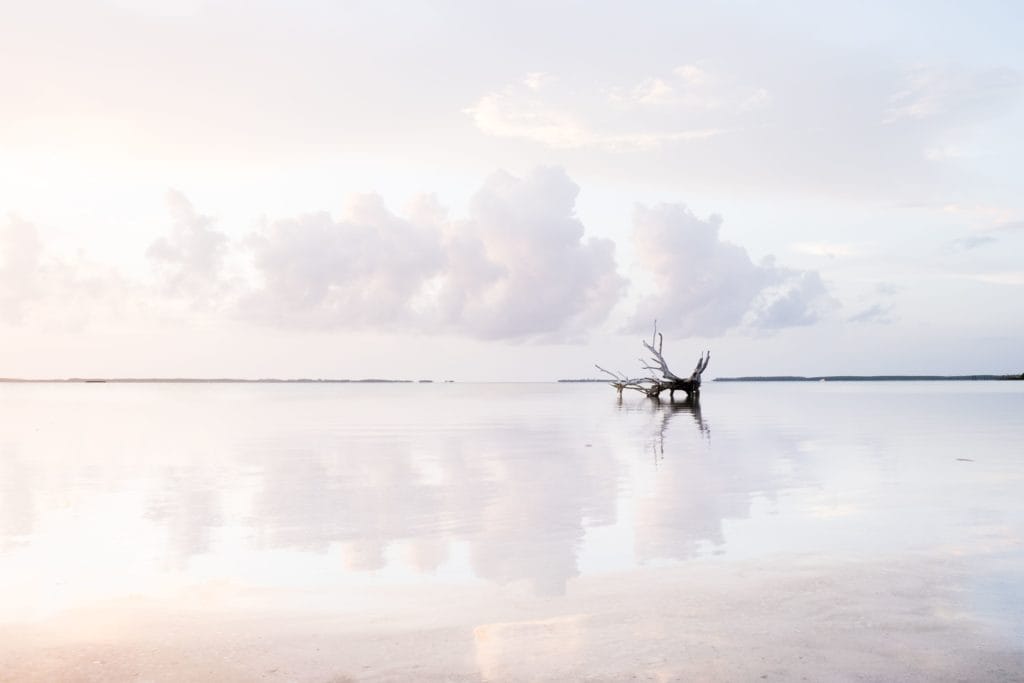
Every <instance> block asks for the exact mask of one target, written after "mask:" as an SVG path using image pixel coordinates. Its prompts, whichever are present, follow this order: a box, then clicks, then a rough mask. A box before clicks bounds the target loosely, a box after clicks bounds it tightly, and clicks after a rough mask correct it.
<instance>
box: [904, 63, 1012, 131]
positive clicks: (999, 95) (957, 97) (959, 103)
mask: <svg viewBox="0 0 1024 683" xmlns="http://www.w3.org/2000/svg"><path fill="white" fill-rule="evenodd" d="M1022 85H1024V77H1022V75H1021V74H1020V72H1018V71H1015V70H1013V69H1008V68H997V69H986V70H977V71H967V70H964V69H951V68H942V67H935V66H931V67H922V68H918V69H914V70H912V71H910V72H908V73H906V74H905V75H904V87H903V89H902V90H899V91H898V92H896V93H894V94H893V95H892V96H891V98H890V103H891V106H890V107H889V110H888V111H887V112H886V115H885V118H884V123H895V122H898V121H900V120H906V119H910V120H924V119H931V118H938V117H942V116H949V115H959V114H964V113H970V114H974V113H976V112H985V111H988V110H991V109H992V108H994V107H999V106H1001V105H1003V104H1004V103H1005V102H1006V101H1007V100H1008V99H1009V98H1013V97H1016V96H1017V95H1019V93H1020V90H1021V86H1022Z"/></svg>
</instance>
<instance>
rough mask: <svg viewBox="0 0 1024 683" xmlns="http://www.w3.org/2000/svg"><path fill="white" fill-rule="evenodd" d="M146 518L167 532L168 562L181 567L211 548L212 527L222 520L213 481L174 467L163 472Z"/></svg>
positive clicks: (218, 499)
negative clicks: (161, 483)
mask: <svg viewBox="0 0 1024 683" xmlns="http://www.w3.org/2000/svg"><path fill="white" fill-rule="evenodd" d="M146 517H147V518H149V519H151V520H153V521H155V522H158V523H159V524H161V525H162V526H163V528H164V531H165V532H166V534H167V543H168V546H169V553H168V555H169V557H168V561H169V563H170V564H171V565H172V566H173V567H175V568H178V569H180V568H183V567H184V566H185V565H186V564H187V563H188V559H189V558H190V557H191V556H192V555H200V554H203V553H206V552H209V551H210V550H211V534H212V529H213V528H214V527H217V526H219V525H220V524H221V523H222V522H223V515H222V513H221V501H220V497H219V495H218V492H217V491H216V489H215V488H214V486H213V485H212V484H210V483H209V482H206V481H203V480H202V478H201V477H200V476H199V475H198V474H197V473H196V472H194V471H191V470H186V471H182V470H181V469H180V468H173V469H170V470H168V471H167V472H166V474H165V478H164V481H163V486H162V487H161V489H160V491H159V493H157V494H155V495H154V496H153V497H152V498H151V500H150V503H149V509H148V510H147V512H146Z"/></svg>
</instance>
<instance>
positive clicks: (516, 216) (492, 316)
mask: <svg viewBox="0 0 1024 683" xmlns="http://www.w3.org/2000/svg"><path fill="white" fill-rule="evenodd" d="M578 192H579V188H578V187H577V186H576V184H575V183H573V182H572V180H570V179H569V177H568V176H567V175H566V174H565V172H564V171H562V170H561V169H555V168H547V169H538V170H537V171H535V172H534V173H532V174H531V175H530V176H528V177H526V178H522V179H520V178H516V177H514V176H511V175H509V174H507V173H496V174H494V175H492V176H491V177H490V178H489V179H488V180H487V182H486V183H484V186H483V187H482V188H481V189H480V191H479V192H477V194H476V195H475V196H474V197H473V200H472V202H471V205H470V216H469V219H468V220H467V221H463V222H460V223H457V224H455V225H454V226H453V227H454V230H453V234H452V236H451V238H450V242H449V248H450V250H451V253H452V255H453V257H452V258H451V259H450V263H449V271H448V273H447V274H446V277H445V279H444V280H443V282H442V284H441V288H440V300H441V303H442V306H443V315H444V322H445V324H446V325H450V326H453V327H455V328H456V329H460V330H462V331H466V332H469V333H471V334H474V335H476V336H483V337H519V336H523V335H550V334H556V335H563V334H564V335H568V336H570V337H571V336H577V335H579V334H582V333H583V332H585V331H586V330H589V329H591V328H593V327H594V326H595V325H597V324H600V323H601V322H603V321H604V319H605V318H606V317H607V315H608V313H609V311H610V310H611V307H612V306H613V305H614V304H615V303H617V301H618V300H619V298H620V296H621V294H622V291H623V288H624V286H625V281H624V280H623V279H622V278H621V277H620V276H619V274H618V272H617V271H616V266H615V259H614V250H615V247H614V244H613V243H612V242H611V241H609V240H599V239H595V238H588V239H584V228H583V224H582V223H581V222H580V221H579V220H578V219H577V218H576V216H575V211H574V204H575V200H576V195H577V194H578Z"/></svg>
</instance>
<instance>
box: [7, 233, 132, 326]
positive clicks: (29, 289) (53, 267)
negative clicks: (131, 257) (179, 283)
mask: <svg viewBox="0 0 1024 683" xmlns="http://www.w3.org/2000/svg"><path fill="white" fill-rule="evenodd" d="M131 291H132V290H131V287H130V286H129V285H128V284H127V283H126V282H125V281H124V280H123V279H121V278H120V277H118V276H117V275H116V274H115V273H113V272H112V271H111V270H110V269H109V268H108V267H105V266H103V265H99V264H95V263H92V262H90V261H88V260H87V259H85V258H84V257H83V256H81V255H78V256H76V257H74V258H71V259H62V258H59V257H57V256H56V255H53V254H50V253H47V250H46V248H45V244H44V242H43V239H42V237H41V236H40V234H39V230H38V228H37V227H36V226H35V225H34V224H33V223H30V222H28V221H25V220H23V219H21V218H18V217H16V216H9V217H8V219H7V220H6V221H5V222H3V223H0V322H3V323H6V324H9V325H15V324H27V323H32V324H35V325H38V326H41V327H43V328H47V329H59V330H72V329H80V328H82V327H84V326H86V325H87V324H88V323H89V321H90V319H91V318H93V317H96V316H100V317H102V316H108V317H111V316H117V315H118V314H119V312H120V311H122V310H123V309H124V307H125V306H126V305H127V303H128V302H127V299H128V298H129V297H130V294H131Z"/></svg>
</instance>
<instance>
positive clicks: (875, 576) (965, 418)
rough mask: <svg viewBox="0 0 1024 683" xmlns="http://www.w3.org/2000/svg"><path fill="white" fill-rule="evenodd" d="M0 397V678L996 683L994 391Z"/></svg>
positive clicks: (875, 388)
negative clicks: (961, 680) (914, 679)
mask: <svg viewBox="0 0 1024 683" xmlns="http://www.w3.org/2000/svg"><path fill="white" fill-rule="evenodd" d="M0 415H2V418H0V629H3V632H2V633H0V635H3V636H5V637H4V641H5V644H4V645H2V646H0V662H8V664H6V665H5V666H6V667H7V668H6V669H5V671H6V675H8V676H10V677H11V678H12V679H20V678H39V679H47V678H53V677H55V676H56V677H59V678H70V679H76V678H77V679H95V680H105V679H109V678H142V679H147V680H156V679H167V680H174V679H178V678H190V679H194V678H208V679H211V680H212V679H218V680H224V679H229V678H232V677H235V678H237V679H239V680H246V679H250V680H251V679H252V678H253V676H255V675H257V674H258V675H259V676H262V677H269V678H280V679H281V680H331V679H339V677H351V678H357V679H364V678H367V679H407V678H410V677H415V678H430V677H441V678H452V679H466V680H481V679H482V680H492V679H493V680H507V679H530V680H535V679H540V678H551V679H559V678H561V679H564V678H566V677H569V678H577V677H598V678H600V677H608V678H612V679H614V678H621V677H622V676H624V675H626V674H630V675H639V676H640V677H649V678H654V679H657V678H660V679H666V678H667V679H670V680H671V679H675V678H687V679H692V678H697V679H722V678H727V679H733V678H746V677H751V678H755V679H756V678H759V677H761V676H771V677H776V678H780V677H781V678H799V677H800V676H801V675H807V676H811V677H820V676H822V675H825V676H827V677H829V678H855V677H858V676H863V677H867V678H868V679H873V678H877V679H892V677H893V676H899V677H905V676H907V675H918V676H923V677H925V678H928V679H937V678H943V677H946V676H948V677H950V678H951V679H952V678H956V677H958V676H969V677H971V678H973V679H990V680H1013V679H1015V678H1020V677H1021V676H1024V664H1022V663H1024V658H1022V657H1024V616H1022V615H1024V543H1022V541H1024V495H1022V490H1024V446H1022V444H1024V383H1021V382H920V383H918V382H914V383H907V382H901V383H811V384H789V383H786V384H714V383H713V384H709V385H707V386H706V388H705V391H704V395H703V397H702V400H701V403H700V405H699V407H695V406H692V405H686V404H680V405H668V404H665V403H663V404H660V405H656V404H653V403H651V402H649V401H646V400H644V399H642V398H641V397H639V396H627V397H626V398H625V399H624V400H623V401H621V402H620V401H617V400H616V398H615V395H614V391H613V390H612V389H611V388H609V387H606V386H603V385H593V384H430V385H419V384H414V385H382V384H375V385H363V384H360V385H354V384H349V385H345V384H312V385H310V384H297V385H272V384H260V385H243V384H198V385H196V384H177V385H175V384H155V385H142V384H73V385H59V384H58V385H54V384H45V385H44V384H31V385H30V384H18V385H14V384H6V385H0ZM843 643H845V644H843ZM4 675H5V673H4V672H2V671H0V679H2V678H3V677H4Z"/></svg>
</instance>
